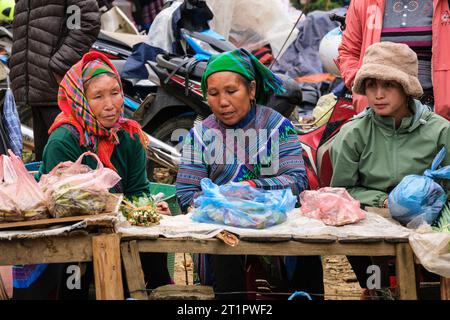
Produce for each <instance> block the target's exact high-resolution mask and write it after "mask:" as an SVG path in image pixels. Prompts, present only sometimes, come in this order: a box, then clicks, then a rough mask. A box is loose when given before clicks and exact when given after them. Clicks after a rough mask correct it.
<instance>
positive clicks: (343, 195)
mask: <svg viewBox="0 0 450 320" xmlns="http://www.w3.org/2000/svg"><path fill="white" fill-rule="evenodd" d="M300 204H301V207H300V212H301V214H303V215H304V216H306V217H308V218H313V219H318V220H321V221H322V222H323V223H325V224H326V225H329V226H342V225H346V224H351V223H356V222H359V221H361V220H363V219H365V217H366V214H365V211H364V210H362V209H361V208H360V202H359V201H358V200H355V199H353V198H352V197H351V196H350V194H349V193H348V192H347V190H345V188H331V187H325V188H320V189H319V190H305V191H303V192H302V193H301V194H300Z"/></svg>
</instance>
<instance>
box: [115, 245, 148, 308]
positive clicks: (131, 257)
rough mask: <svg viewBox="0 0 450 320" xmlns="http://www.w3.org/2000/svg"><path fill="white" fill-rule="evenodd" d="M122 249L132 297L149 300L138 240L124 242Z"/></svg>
mask: <svg viewBox="0 0 450 320" xmlns="http://www.w3.org/2000/svg"><path fill="white" fill-rule="evenodd" d="M121 250H122V261H123V266H124V269H125V275H126V278H127V285H128V290H129V292H130V296H131V298H133V299H139V300H147V299H148V295H147V291H146V287H145V278H144V272H142V265H141V258H140V256H139V249H138V244H137V242H136V240H133V241H128V242H124V243H122V245H121Z"/></svg>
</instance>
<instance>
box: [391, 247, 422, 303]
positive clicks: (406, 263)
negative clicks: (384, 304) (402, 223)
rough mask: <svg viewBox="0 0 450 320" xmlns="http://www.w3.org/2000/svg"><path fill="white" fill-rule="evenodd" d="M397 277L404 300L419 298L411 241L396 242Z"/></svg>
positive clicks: (401, 297)
mask: <svg viewBox="0 0 450 320" xmlns="http://www.w3.org/2000/svg"><path fill="white" fill-rule="evenodd" d="M395 270H396V277H397V285H398V290H399V293H400V299H402V300H405V299H406V300H417V289H416V276H415V274H416V273H415V270H414V255H413V252H412V249H411V247H410V246H409V243H398V244H396V266H395Z"/></svg>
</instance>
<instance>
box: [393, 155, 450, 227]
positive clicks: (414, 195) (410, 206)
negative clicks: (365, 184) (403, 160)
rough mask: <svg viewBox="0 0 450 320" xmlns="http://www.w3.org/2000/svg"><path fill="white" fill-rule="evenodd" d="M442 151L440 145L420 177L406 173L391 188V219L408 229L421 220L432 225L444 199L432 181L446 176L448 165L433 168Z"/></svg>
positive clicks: (438, 161) (444, 192) (441, 190)
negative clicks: (439, 149)
mask: <svg viewBox="0 0 450 320" xmlns="http://www.w3.org/2000/svg"><path fill="white" fill-rule="evenodd" d="M445 153H446V151H445V148H442V149H441V151H439V153H438V154H437V155H436V157H435V158H434V160H433V163H432V164H431V169H427V170H425V172H424V174H423V176H419V175H408V176H406V177H404V178H403V179H402V181H400V183H399V184H398V185H397V186H396V187H395V188H394V189H393V190H392V191H391V193H390V194H389V210H390V212H391V215H392V217H393V218H394V219H396V220H397V221H399V222H400V223H402V224H404V225H408V227H412V228H414V227H417V226H419V225H420V224H422V222H426V223H428V224H430V225H431V224H433V222H434V221H435V220H436V218H437V217H438V216H439V213H440V212H441V210H442V208H443V206H444V204H445V202H446V201H447V192H446V191H445V190H444V189H443V188H442V186H440V185H439V184H438V183H437V182H435V181H434V179H450V166H446V167H443V168H441V169H438V170H437V168H438V167H439V165H440V164H441V162H442V160H443V159H444V157H445Z"/></svg>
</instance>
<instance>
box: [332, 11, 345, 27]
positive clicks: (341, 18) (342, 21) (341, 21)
mask: <svg viewBox="0 0 450 320" xmlns="http://www.w3.org/2000/svg"><path fill="white" fill-rule="evenodd" d="M329 17H330V20H331V21H336V22H337V23H339V24H340V25H341V26H340V28H341V30H342V31H344V30H345V14H344V15H343V16H340V15H338V14H336V13H331V14H330V16H329Z"/></svg>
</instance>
